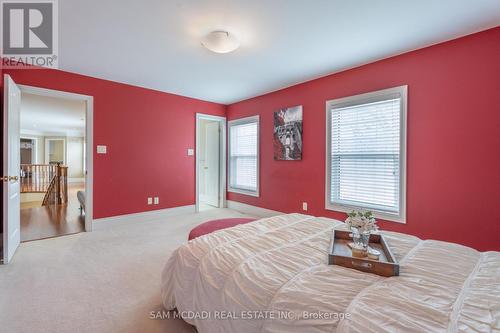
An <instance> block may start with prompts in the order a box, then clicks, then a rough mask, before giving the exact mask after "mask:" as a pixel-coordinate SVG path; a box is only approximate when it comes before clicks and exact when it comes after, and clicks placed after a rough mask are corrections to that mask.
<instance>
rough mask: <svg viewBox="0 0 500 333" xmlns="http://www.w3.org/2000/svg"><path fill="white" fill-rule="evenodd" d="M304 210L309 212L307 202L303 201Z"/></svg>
mask: <svg viewBox="0 0 500 333" xmlns="http://www.w3.org/2000/svg"><path fill="white" fill-rule="evenodd" d="M302 210H303V211H305V212H307V202H303V203H302Z"/></svg>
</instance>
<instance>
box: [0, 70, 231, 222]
mask: <svg viewBox="0 0 500 333" xmlns="http://www.w3.org/2000/svg"><path fill="white" fill-rule="evenodd" d="M3 72H4V74H9V75H10V76H12V78H13V79H14V81H16V83H18V84H25V85H32V86H36V87H43V88H49V89H56V90H63V91H68V92H74V93H79V94H84V95H91V96H94V214H93V215H94V218H102V217H109V216H115V215H122V214H130V213H136V212H142V211H147V210H153V209H161V208H169V207H176V206H183V205H191V204H194V202H195V160H194V157H193V156H187V149H188V148H194V146H195V121H196V120H195V114H196V113H197V112H200V113H208V114H213V115H224V114H225V106H224V105H220V104H215V103H209V102H204V101H200V100H196V99H192V98H187V97H182V96H178V95H173V94H168V93H163V92H158V91H154V90H148V89H143V88H139V87H133V86H130V85H125V84H119V83H116V82H111V81H105V80H100V79H95V78H91V77H87V76H82V75H77V74H71V73H67V72H63V71H57V70H45V69H43V70H41V69H31V70H26V69H17V70H9V69H4V70H3ZM98 144H99V145H107V146H108V154H107V155H97V154H96V153H95V145H98ZM148 196H159V198H160V204H159V205H152V206H148V205H147V197H148Z"/></svg>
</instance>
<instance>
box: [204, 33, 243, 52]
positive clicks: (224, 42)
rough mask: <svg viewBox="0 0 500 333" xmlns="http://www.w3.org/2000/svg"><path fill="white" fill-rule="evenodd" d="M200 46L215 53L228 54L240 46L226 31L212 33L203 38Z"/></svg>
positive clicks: (237, 40) (236, 38)
mask: <svg viewBox="0 0 500 333" xmlns="http://www.w3.org/2000/svg"><path fill="white" fill-rule="evenodd" d="M201 45H203V46H205V47H206V48H207V49H209V50H210V51H212V52H215V53H229V52H232V51H234V50H236V49H237V48H238V47H239V46H240V40H239V39H238V37H236V36H235V35H234V34H230V33H229V32H227V31H212V32H210V33H209V34H207V35H206V36H205V37H203V39H202V40H201Z"/></svg>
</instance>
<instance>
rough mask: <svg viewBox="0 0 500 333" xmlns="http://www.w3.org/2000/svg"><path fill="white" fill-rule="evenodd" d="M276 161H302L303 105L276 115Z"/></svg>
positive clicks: (280, 111) (277, 112)
mask: <svg viewBox="0 0 500 333" xmlns="http://www.w3.org/2000/svg"><path fill="white" fill-rule="evenodd" d="M274 159H275V160H277V161H298V160H301V159H302V105H299V106H294V107H290V108H286V109H281V110H279V111H276V112H275V113H274Z"/></svg>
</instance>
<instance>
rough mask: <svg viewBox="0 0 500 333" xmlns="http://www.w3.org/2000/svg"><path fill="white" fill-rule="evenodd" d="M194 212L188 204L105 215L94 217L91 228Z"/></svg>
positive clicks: (95, 228) (102, 227) (97, 228)
mask: <svg viewBox="0 0 500 333" xmlns="http://www.w3.org/2000/svg"><path fill="white" fill-rule="evenodd" d="M194 213H195V205H189V206H180V207H173V208H166V209H158V210H151V211H147V212H142V213H134V214H126V215H119V216H112V217H105V218H101V219H94V220H93V223H92V230H102V229H107V228H110V227H114V226H118V225H125V224H132V223H141V222H148V221H153V220H161V219H163V218H166V217H171V216H176V215H183V214H194Z"/></svg>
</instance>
